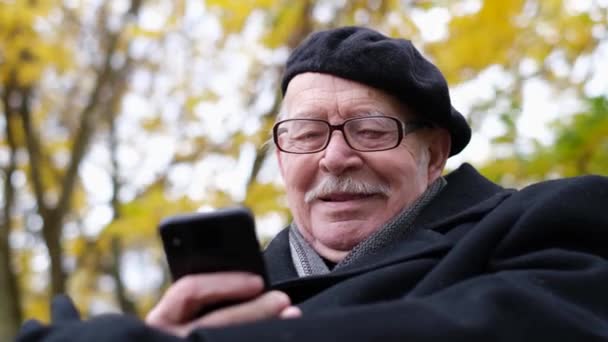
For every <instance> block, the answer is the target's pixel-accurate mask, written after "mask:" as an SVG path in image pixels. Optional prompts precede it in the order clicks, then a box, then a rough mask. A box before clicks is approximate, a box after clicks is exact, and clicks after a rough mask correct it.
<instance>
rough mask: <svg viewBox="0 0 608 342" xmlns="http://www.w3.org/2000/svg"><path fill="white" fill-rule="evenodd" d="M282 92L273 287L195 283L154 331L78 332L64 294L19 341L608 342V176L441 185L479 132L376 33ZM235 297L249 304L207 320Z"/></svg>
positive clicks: (311, 62)
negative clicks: (283, 210) (281, 217)
mask: <svg viewBox="0 0 608 342" xmlns="http://www.w3.org/2000/svg"><path fill="white" fill-rule="evenodd" d="M282 90H283V93H284V101H283V105H282V110H281V113H280V115H279V116H278V120H277V123H276V124H275V126H274V129H273V138H274V142H275V144H276V155H277V158H278V161H279V167H280V170H281V175H282V176H283V178H284V180H285V185H286V192H287V198H288V203H289V207H290V209H291V212H292V214H293V223H292V224H291V225H290V226H289V227H288V228H287V229H285V230H284V231H282V232H281V233H280V234H279V235H278V236H277V237H276V238H275V239H274V240H273V241H272V242H271V243H270V245H269V246H268V248H267V250H266V251H265V257H266V262H267V266H268V270H269V277H270V279H271V282H272V283H273V288H274V291H270V292H266V293H262V292H263V288H262V282H261V279H259V278H257V277H255V276H251V275H247V274H241V273H217V274H202V275H195V276H189V277H186V278H183V279H181V280H180V281H178V282H177V283H176V284H174V285H173V286H172V287H171V288H170V289H169V290H168V291H167V293H166V294H165V296H164V297H163V299H161V301H160V302H159V303H158V304H157V306H156V307H155V308H154V309H153V310H152V311H151V312H150V314H149V315H148V317H147V319H146V323H147V324H144V323H142V322H139V321H137V320H134V319H128V318H125V317H121V316H110V317H106V318H95V319H92V320H89V321H87V322H85V323H76V322H71V321H70V319H69V318H70V317H74V316H75V313H74V312H73V311H72V310H71V309H70V305H69V303H68V302H67V301H66V300H65V298H63V299H59V300H58V301H57V302H56V304H55V310H54V318H55V321H56V323H55V324H53V325H51V326H41V325H36V324H33V323H32V324H29V325H26V326H25V327H24V329H23V332H22V339H23V340H24V341H28V340H39V339H44V338H48V340H49V341H51V340H52V341H54V340H55V339H56V340H60V339H64V340H84V339H88V340H101V339H109V338H112V339H114V340H115V341H123V340H125V341H126V340H152V341H173V340H176V341H177V340H179V338H178V337H176V336H181V337H183V338H186V339H188V340H192V341H242V340H252V341H319V342H320V341H341V340H344V341H422V340H424V341H430V340H433V341H435V340H444V339H450V340H453V339H455V340H462V341H464V340H467V341H469V340H482V341H486V340H505V341H518V340H532V339H541V340H558V341H583V340H584V341H592V340H608V294H606V291H607V289H608V261H607V259H608V211H607V210H606V209H607V208H608V207H607V205H608V179H606V178H603V177H598V176H587V177H581V178H574V179H568V180H558V181H549V182H544V183H539V184H536V185H532V186H530V187H528V188H525V189H523V190H521V191H514V190H505V189H503V188H501V187H500V186H498V185H496V184H493V183H491V182H490V181H488V180H486V179H485V178H483V177H482V176H481V175H479V174H478V173H477V172H476V171H475V170H474V169H473V168H472V167H471V166H469V165H467V164H465V165H463V166H461V167H460V168H459V169H457V170H456V171H454V172H452V173H451V174H449V175H447V176H445V177H443V176H442V171H443V169H444V166H445V163H446V160H447V158H448V157H450V156H452V155H454V154H457V153H458V152H460V151H461V150H462V149H463V148H464V147H465V146H466V145H467V143H468V142H469V139H470V129H469V127H468V125H467V123H466V121H465V120H464V118H463V117H462V115H461V114H460V113H459V112H458V111H456V110H455V109H454V108H453V107H452V106H451V103H450V98H449V94H448V88H447V85H446V82H445V80H444V78H443V76H442V75H441V73H440V72H439V71H438V70H437V68H436V67H435V66H433V65H432V64H431V63H429V62H428V61H427V60H425V59H424V58H423V57H422V56H421V55H420V54H419V53H418V51H416V49H415V48H414V47H413V46H412V45H411V44H410V42H408V41H406V40H400V39H392V38H388V37H385V36H383V35H381V34H379V33H377V32H375V31H372V30H369V29H365V28H357V27H346V28H339V29H334V30H329V31H323V32H318V33H315V34H313V35H312V36H310V37H309V38H308V39H307V40H306V41H305V42H303V43H302V45H300V46H299V47H298V48H297V49H296V50H295V51H294V52H293V54H292V55H291V57H290V58H289V60H288V61H287V66H286V70H285V74H284V76H283V82H282ZM227 299H229V300H238V301H240V304H236V305H233V306H229V307H226V308H222V309H218V310H216V311H212V312H210V313H208V314H206V315H204V316H202V317H195V315H194V314H195V313H196V312H197V311H199V310H200V309H201V307H205V306H208V305H212V304H214V303H216V302H218V301H223V300H227ZM161 331H164V332H161Z"/></svg>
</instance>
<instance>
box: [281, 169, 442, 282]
mask: <svg viewBox="0 0 608 342" xmlns="http://www.w3.org/2000/svg"><path fill="white" fill-rule="evenodd" d="M446 184H447V181H446V180H445V179H444V178H443V177H440V178H438V179H437V180H436V181H435V182H433V183H432V184H431V185H430V186H429V187H428V188H427V189H426V191H425V192H424V193H422V195H420V197H418V199H416V201H414V203H412V205H410V206H409V207H407V208H405V209H403V210H402V211H401V212H400V213H399V214H398V215H397V216H395V217H394V218H393V219H391V220H390V221H388V222H387V223H385V224H384V225H383V226H382V227H381V228H380V229H378V230H377V231H376V232H375V233H373V234H372V235H370V236H369V237H368V238H367V239H365V240H363V241H361V242H360V243H359V244H358V245H356V246H355V247H354V248H353V249H352V250H351V251H350V253H348V254H347V255H346V257H345V258H344V259H342V261H340V262H339V263H338V264H337V265H336V266H335V267H334V269H340V268H342V267H345V266H347V265H350V264H352V263H353V262H354V261H356V260H358V259H360V258H361V257H363V256H365V255H371V254H375V253H377V252H378V251H379V250H380V249H382V248H383V247H385V246H386V245H388V244H389V243H391V242H393V241H395V240H399V239H402V238H403V237H405V236H406V235H408V234H409V233H411V232H413V231H414V229H415V228H416V227H414V226H413V222H414V220H415V219H416V217H417V216H418V214H419V213H420V211H421V210H422V209H423V208H424V207H425V206H426V205H427V204H428V203H429V202H430V201H431V200H433V198H435V196H436V195H437V194H438V193H439V192H440V191H441V190H442V189H443V187H444V186H445V185H446ZM289 248H290V250H291V259H292V261H293V264H294V266H295V268H296V271H297V272H298V276H300V277H304V276H311V275H320V274H326V273H329V272H330V269H329V267H327V265H326V264H325V262H324V261H323V259H322V258H321V257H320V256H319V254H317V252H316V251H315V250H314V249H313V248H312V247H311V246H310V245H309V244H308V242H306V240H304V237H303V236H302V234H301V233H300V231H299V230H298V227H297V226H296V224H295V223H291V225H290V226H289Z"/></svg>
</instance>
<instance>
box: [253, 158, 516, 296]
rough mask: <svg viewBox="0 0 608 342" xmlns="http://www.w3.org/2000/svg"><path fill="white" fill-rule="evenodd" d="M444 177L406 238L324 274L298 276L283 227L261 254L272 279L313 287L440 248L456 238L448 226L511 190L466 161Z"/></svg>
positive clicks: (493, 204) (481, 210) (475, 214)
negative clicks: (452, 236) (437, 192)
mask: <svg viewBox="0 0 608 342" xmlns="http://www.w3.org/2000/svg"><path fill="white" fill-rule="evenodd" d="M446 180H447V182H448V184H447V185H446V187H445V188H444V189H443V190H442V191H441V193H439V194H438V195H437V197H436V198H435V199H433V201H432V202H431V203H430V204H429V205H428V206H427V207H426V208H425V209H423V211H422V212H421V213H420V215H419V216H418V218H417V219H416V221H415V223H414V225H415V226H418V227H421V228H422V229H419V230H417V231H415V232H414V233H412V234H410V235H408V236H407V238H406V240H404V241H396V242H395V243H394V244H392V245H390V246H388V247H387V248H386V249H385V250H384V251H383V253H381V254H376V255H371V256H369V257H364V258H361V259H360V260H359V261H358V262H357V263H353V264H352V265H349V266H348V267H344V268H342V269H340V270H336V271H334V272H330V273H329V274H327V275H323V276H312V277H306V278H298V276H297V273H296V270H295V268H294V266H293V264H292V262H291V254H290V250H289V239H288V233H287V229H284V230H283V231H281V232H280V233H279V234H278V235H277V236H276V237H275V238H274V239H273V240H272V241H271V242H270V244H269V245H268V247H267V249H266V251H265V253H264V256H265V259H266V265H267V267H268V270H269V278H270V282H271V283H273V284H276V286H277V287H279V288H281V289H284V290H288V288H290V287H291V286H292V285H294V286H295V284H298V286H301V285H302V284H303V283H310V284H311V286H313V287H317V286H323V284H325V283H328V284H331V283H333V282H335V281H337V280H339V279H342V278H344V277H349V276H352V275H354V274H358V273H364V272H367V271H369V270H371V269H375V268H378V267H383V266H385V265H389V264H392V263H396V262H403V261H405V260H407V259H410V258H418V257H422V256H426V255H429V254H433V253H440V252H441V253H443V252H445V251H446V250H447V249H449V248H451V246H452V245H453V244H454V243H455V239H454V238H450V237H447V236H446V233H448V232H449V231H450V229H452V228H453V227H454V226H455V225H457V224H459V223H462V222H466V221H470V220H475V218H476V217H479V216H482V215H484V214H485V213H487V212H488V211H489V210H492V209H493V208H494V207H496V205H498V203H500V202H501V201H502V200H504V198H506V197H507V196H508V195H509V194H510V193H511V191H507V190H505V189H503V188H502V187H500V186H498V185H496V184H494V183H492V182H490V181H489V180H487V179H486V178H484V177H483V176H481V175H480V174H479V173H478V172H477V171H476V170H475V169H474V168H473V167H472V166H471V165H469V164H463V165H462V166H460V167H459V168H458V169H457V170H455V171H453V172H451V173H450V174H449V175H447V176H446ZM457 235H460V234H457Z"/></svg>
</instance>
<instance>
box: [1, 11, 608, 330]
mask: <svg viewBox="0 0 608 342" xmlns="http://www.w3.org/2000/svg"><path fill="white" fill-rule="evenodd" d="M354 24H356V25H364V26H369V27H373V28H376V29H378V30H380V31H382V32H384V33H386V34H388V35H392V36H398V37H404V38H408V39H411V40H412V41H413V42H414V43H415V45H416V46H418V47H419V48H420V49H421V50H422V51H423V53H424V54H425V56H427V57H428V58H429V59H431V60H432V61H433V62H434V63H435V64H436V65H437V66H438V67H439V68H440V69H441V70H442V71H443V72H444V74H445V76H446V78H447V80H448V82H449V84H450V88H451V96H452V100H453V103H454V106H455V107H456V108H458V109H459V110H460V111H461V112H463V113H464V115H465V116H466V117H467V119H468V121H469V123H470V124H471V125H472V127H473V132H474V133H473V139H472V141H471V143H470V144H469V146H468V147H467V148H466V149H465V151H464V152H463V153H461V154H460V155H458V156H456V157H453V158H451V159H450V161H449V163H448V168H449V169H454V168H456V167H457V166H458V165H459V164H460V163H462V162H470V163H472V164H473V165H475V166H476V167H478V168H479V169H480V171H481V172H482V173H483V174H484V175H485V176H487V177H489V178H490V179H492V180H494V181H497V182H499V183H500V184H503V185H505V186H508V187H515V188H521V187H523V186H525V185H527V184H530V183H532V182H536V181H542V180H546V179H551V178H556V177H570V176H576V175H582V174H590V173H595V174H603V175H608V0H595V1H594V0H570V1H568V0H542V1H541V0H510V1H504V0H486V1H481V0H454V1H447V0H444V1H442V0H436V1H415V0H386V1H382V0H357V1H346V0H317V1H311V0H302V1H300V0H242V1H220V0H207V1H204V0H111V1H103V0H0V99H1V101H0V114H1V116H0V187H1V188H2V191H1V193H0V203H1V208H2V210H1V212H0V340H1V341H7V340H10V339H11V338H12V336H14V334H15V332H16V329H17V328H18V326H19V325H20V324H21V323H22V322H23V320H24V319H26V318H31V317H35V318H38V319H41V320H43V321H46V320H48V303H49V298H50V297H51V296H52V295H53V294H56V293H62V292H66V293H68V294H70V295H71V296H72V297H73V298H74V299H75V301H76V303H77V304H78V307H79V309H80V310H81V311H82V313H83V315H84V316H85V317H88V316H91V315H96V314H100V313H104V312H118V311H120V312H126V313H132V314H135V315H138V316H140V317H143V316H144V315H145V313H146V312H147V310H149V309H150V308H151V306H152V305H153V304H154V303H155V301H156V300H157V299H158V298H159V296H160V295H161V294H162V292H163V290H164V289H165V288H166V286H167V285H168V282H169V277H168V274H167V272H166V267H165V260H164V255H163V252H162V248H161V246H160V243H159V238H158V235H157V230H156V229H157V228H156V226H157V224H158V222H159V221H160V220H161V219H162V218H163V217H166V216H168V215H172V214H177V213H182V212H191V211H196V210H209V209H212V208H217V207H224V206H228V205H233V204H242V205H246V206H248V207H250V208H251V209H252V210H253V211H254V213H255V215H256V218H257V226H258V234H259V236H260V239H261V240H262V241H264V242H266V241H268V239H270V238H271V237H272V236H273V235H274V234H276V233H277V232H278V231H279V230H280V229H281V228H282V227H283V226H284V225H285V224H286V223H287V222H288V221H289V219H290V217H289V212H288V210H287V209H286V202H285V197H284V191H283V185H282V183H281V180H280V179H279V175H278V172H277V166H276V161H275V160H274V157H273V155H272V154H271V153H269V150H268V148H267V147H268V146H267V144H265V142H267V141H268V139H269V137H270V134H269V132H270V128H271V126H272V124H273V121H274V115H275V113H276V111H277V107H278V104H279V101H280V94H279V92H278V91H277V89H278V81H279V79H280V75H281V72H282V66H283V64H284V62H285V60H286V58H287V56H288V54H289V51H290V50H291V49H293V48H294V47H295V46H296V45H297V44H298V43H299V42H300V41H301V40H302V39H303V38H304V37H306V36H307V35H308V34H309V33H310V32H312V31H314V30H318V29H324V28H331V27H336V26H342V25H354Z"/></svg>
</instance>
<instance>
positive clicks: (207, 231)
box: [159, 207, 268, 287]
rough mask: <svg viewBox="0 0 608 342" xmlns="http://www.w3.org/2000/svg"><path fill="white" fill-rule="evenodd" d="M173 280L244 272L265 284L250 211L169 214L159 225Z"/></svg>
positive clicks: (236, 209) (262, 264) (262, 265)
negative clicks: (192, 275) (253, 274)
mask: <svg viewBox="0 0 608 342" xmlns="http://www.w3.org/2000/svg"><path fill="white" fill-rule="evenodd" d="M159 231H160V235H161V238H162V241H163V247H164V249H165V254H166V256H167V263H168V265H169V270H170V272H171V276H172V278H173V280H174V281H175V280H177V279H179V278H181V277H183V276H185V275H187V274H196V273H208V272H222V271H244V272H251V273H255V274H258V275H260V276H262V278H264V282H265V284H266V287H267V286H268V282H267V277H266V272H265V265H264V259H263V257H262V253H261V250H260V244H259V243H258V240H257V237H256V234H255V221H254V219H253V215H252V214H251V212H250V211H249V210H248V209H246V208H243V207H235V208H226V209H220V210H216V211H213V212H204V213H194V214H185V215H177V216H172V217H169V218H167V219H165V220H163V221H162V222H161V223H160V226H159Z"/></svg>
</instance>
